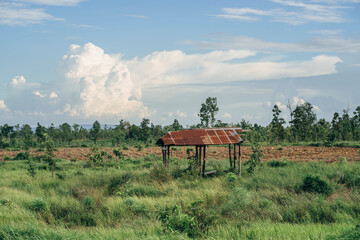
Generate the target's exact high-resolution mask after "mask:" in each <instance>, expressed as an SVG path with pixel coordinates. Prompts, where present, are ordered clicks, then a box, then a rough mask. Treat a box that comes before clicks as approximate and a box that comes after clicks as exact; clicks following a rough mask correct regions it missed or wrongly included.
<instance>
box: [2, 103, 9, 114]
mask: <svg viewBox="0 0 360 240" xmlns="http://www.w3.org/2000/svg"><path fill="white" fill-rule="evenodd" d="M0 111H6V112H7V111H9V109H8V107H7V106H6V104H5V101H4V100H0Z"/></svg>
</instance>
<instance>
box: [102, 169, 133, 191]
mask: <svg viewBox="0 0 360 240" xmlns="http://www.w3.org/2000/svg"><path fill="white" fill-rule="evenodd" d="M131 178H132V176H131V175H130V174H129V173H124V174H121V175H118V176H114V177H112V178H110V182H109V184H108V186H107V192H108V194H109V195H114V194H115V193H116V192H117V191H119V190H120V188H121V187H122V186H124V185H125V184H126V183H128V181H130V179H131Z"/></svg>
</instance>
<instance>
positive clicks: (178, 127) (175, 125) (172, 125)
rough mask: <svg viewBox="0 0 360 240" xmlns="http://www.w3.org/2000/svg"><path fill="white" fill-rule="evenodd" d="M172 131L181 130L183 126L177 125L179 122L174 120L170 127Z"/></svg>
mask: <svg viewBox="0 0 360 240" xmlns="http://www.w3.org/2000/svg"><path fill="white" fill-rule="evenodd" d="M170 127H171V129H172V131H179V130H183V126H182V125H181V124H180V123H179V120H177V119H174V122H173V123H172V124H171V125H170Z"/></svg>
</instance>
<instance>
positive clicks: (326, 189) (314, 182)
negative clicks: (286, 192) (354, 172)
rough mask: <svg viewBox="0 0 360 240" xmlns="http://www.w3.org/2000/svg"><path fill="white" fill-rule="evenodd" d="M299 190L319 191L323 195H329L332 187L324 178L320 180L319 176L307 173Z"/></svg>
mask: <svg viewBox="0 0 360 240" xmlns="http://www.w3.org/2000/svg"><path fill="white" fill-rule="evenodd" d="M299 188H300V190H302V191H304V192H312V193H320V194H324V195H330V194H332V193H333V191H334V189H333V187H332V186H331V185H329V184H328V183H327V182H326V181H325V180H322V179H321V178H320V177H319V176H312V175H307V176H306V177H305V178H304V179H303V182H302V184H301V185H300V187H299Z"/></svg>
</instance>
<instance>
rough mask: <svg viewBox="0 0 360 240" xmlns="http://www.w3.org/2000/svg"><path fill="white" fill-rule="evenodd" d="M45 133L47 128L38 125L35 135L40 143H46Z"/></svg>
mask: <svg viewBox="0 0 360 240" xmlns="http://www.w3.org/2000/svg"><path fill="white" fill-rule="evenodd" d="M45 133H46V127H44V126H42V125H41V124H40V123H37V126H36V129H35V135H36V137H37V139H38V142H39V143H42V142H44V141H45Z"/></svg>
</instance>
